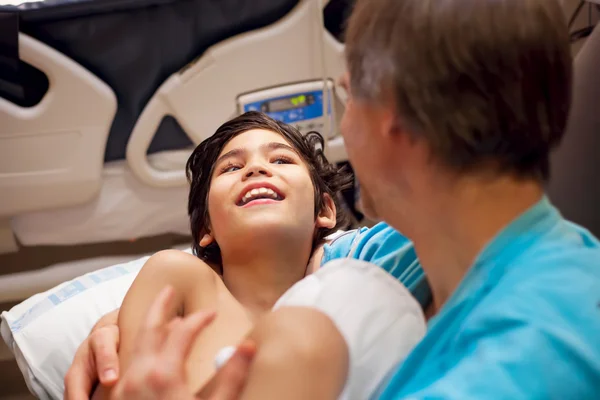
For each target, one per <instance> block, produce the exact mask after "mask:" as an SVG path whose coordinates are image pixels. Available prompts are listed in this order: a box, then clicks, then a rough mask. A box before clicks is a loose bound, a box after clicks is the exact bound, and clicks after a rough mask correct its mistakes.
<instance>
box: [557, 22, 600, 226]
mask: <svg viewBox="0 0 600 400" xmlns="http://www.w3.org/2000/svg"><path fill="white" fill-rule="evenodd" d="M551 161H552V165H551V178H550V182H549V186H548V194H549V196H550V198H551V199H552V201H553V202H554V204H555V205H556V206H557V207H558V208H559V209H560V210H561V212H562V213H563V214H564V215H565V217H566V218H568V219H570V220H572V221H574V222H576V223H578V224H580V225H583V226H585V227H586V228H588V229H590V230H591V231H592V232H593V233H594V234H595V235H596V236H598V237H600V29H595V30H594V32H593V33H592V35H591V36H590V37H589V38H588V39H587V42H586V43H585V45H584V46H583V48H582V49H581V50H580V51H579V53H578V55H577V57H576V59H575V64H574V86H573V102H572V106H571V113H570V116H569V123H568V125H567V130H566V133H565V137H564V138H563V142H562V144H561V145H560V147H559V148H558V149H557V151H556V153H555V154H554V155H553V157H552V159H551Z"/></svg>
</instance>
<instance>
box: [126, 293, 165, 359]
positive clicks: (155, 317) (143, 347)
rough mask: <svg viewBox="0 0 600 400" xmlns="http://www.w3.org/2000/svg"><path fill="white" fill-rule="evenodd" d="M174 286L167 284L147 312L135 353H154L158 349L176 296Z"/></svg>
mask: <svg viewBox="0 0 600 400" xmlns="http://www.w3.org/2000/svg"><path fill="white" fill-rule="evenodd" d="M173 295H174V292H173V288H172V287H171V286H166V287H165V288H164V289H163V290H161V291H160V293H159V294H158V296H157V297H156V299H155V300H154V302H153V303H152V305H151V306H150V308H149V309H148V313H147V314H146V319H145V320H144V325H143V326H142V329H140V331H139V333H138V342H137V346H136V351H135V353H136V354H137V355H138V356H140V355H141V354H146V353H153V352H155V351H157V350H158V348H159V347H160V345H161V343H162V341H163V340H164V337H165V335H166V329H162V328H163V327H164V326H165V324H166V322H167V315H168V310H169V309H170V307H171V303H172V301H173V298H174V296H173Z"/></svg>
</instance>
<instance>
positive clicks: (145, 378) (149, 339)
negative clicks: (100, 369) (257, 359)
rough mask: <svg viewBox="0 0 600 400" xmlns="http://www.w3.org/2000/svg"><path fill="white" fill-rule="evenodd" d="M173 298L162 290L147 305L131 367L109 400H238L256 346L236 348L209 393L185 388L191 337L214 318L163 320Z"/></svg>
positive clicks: (197, 316) (203, 315) (248, 344)
mask: <svg viewBox="0 0 600 400" xmlns="http://www.w3.org/2000/svg"><path fill="white" fill-rule="evenodd" d="M172 300H173V290H172V289H171V288H170V287H167V288H165V289H164V290H163V291H162V292H161V293H160V294H159V296H158V298H157V299H156V300H155V302H154V303H153V305H152V306H151V307H150V310H149V312H148V315H147V317H146V320H145V322H144V325H143V326H142V329H140V333H139V335H138V338H137V341H136V348H135V349H134V351H133V353H132V356H131V360H132V361H131V364H130V365H129V366H128V368H127V371H126V372H125V373H124V374H123V376H122V377H121V379H119V382H118V383H117V385H116V386H115V388H114V391H113V394H112V399H113V400H125V399H127V400H136V399H148V400H150V399H177V400H191V399H195V400H198V399H202V400H235V399H237V398H238V397H239V396H240V394H241V392H242V390H243V387H244V384H245V382H246V377H247V374H248V370H249V368H250V364H251V362H252V358H253V357H254V354H255V346H254V345H253V344H252V343H251V342H248V341H247V342H244V343H243V344H242V345H240V346H239V347H238V349H237V351H236V353H235V354H234V355H233V356H232V357H231V359H230V360H229V362H228V363H227V364H226V365H225V366H224V367H223V368H222V369H221V370H220V371H219V373H218V374H217V377H216V379H215V381H214V385H211V387H212V388H211V390H210V391H203V392H202V393H201V394H199V395H194V393H193V392H192V391H191V390H190V388H189V385H188V384H187V376H186V375H187V373H186V364H187V362H186V361H187V358H188V355H189V353H190V349H191V347H192V345H193V343H194V341H195V339H196V337H197V336H198V335H199V334H200V332H202V330H203V329H204V328H205V327H207V326H208V325H209V324H210V323H211V322H212V320H213V319H214V316H215V314H214V313H213V312H199V313H195V314H192V315H189V316H187V317H185V318H177V319H175V320H171V321H167V310H169V309H170V308H171V307H170V303H171V302H172ZM206 392H209V393H206Z"/></svg>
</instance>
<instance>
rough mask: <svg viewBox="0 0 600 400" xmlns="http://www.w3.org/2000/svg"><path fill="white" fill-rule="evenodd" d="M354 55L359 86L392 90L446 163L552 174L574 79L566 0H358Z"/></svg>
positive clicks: (349, 51)
mask: <svg viewBox="0 0 600 400" xmlns="http://www.w3.org/2000/svg"><path fill="white" fill-rule="evenodd" d="M346 60H347V64H348V68H349V72H350V86H351V91H352V94H353V96H355V97H356V98H357V99H359V100H361V99H362V100H365V101H378V102H382V101H386V99H389V98H391V99H393V101H394V104H395V105H396V112H397V115H398V119H399V121H400V122H401V126H403V127H406V129H407V130H408V131H409V133H410V134H412V135H414V136H415V137H417V138H423V139H424V140H426V141H427V143H428V145H429V147H430V148H431V150H432V153H433V155H434V158H435V159H436V160H437V161H439V162H441V163H442V164H444V165H446V166H449V167H452V168H454V169H457V170H460V171H467V172H469V171H473V170H476V169H480V168H481V167H484V166H485V167H486V168H487V167H488V166H492V167H493V169H494V171H495V172H498V173H512V174H515V175H517V176H519V177H527V178H535V179H547V178H548V175H549V153H550V151H551V150H552V149H553V148H554V147H556V146H557V145H558V144H559V142H560V140H561V138H562V135H563V131H564V128H565V125H566V120H567V117H568V111H569V105H570V93H571V81H572V77H571V75H572V66H571V64H572V60H571V53H570V47H569V36H568V30H567V24H566V21H565V16H564V13H563V10H562V8H561V6H560V4H559V3H558V1H556V0H358V1H357V4H356V6H355V9H354V11H353V14H352V16H351V18H350V21H349V26H348V30H347V33H346Z"/></svg>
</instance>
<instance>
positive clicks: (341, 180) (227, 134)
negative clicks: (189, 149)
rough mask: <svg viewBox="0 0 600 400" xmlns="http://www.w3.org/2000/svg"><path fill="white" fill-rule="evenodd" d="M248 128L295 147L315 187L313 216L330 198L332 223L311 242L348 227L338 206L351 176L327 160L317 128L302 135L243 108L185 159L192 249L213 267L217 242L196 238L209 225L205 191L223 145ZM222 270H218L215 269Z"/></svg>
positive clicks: (218, 255)
mask: <svg viewBox="0 0 600 400" xmlns="http://www.w3.org/2000/svg"><path fill="white" fill-rule="evenodd" d="M252 129H265V130H269V131H272V132H275V133H278V134H280V135H281V136H283V137H284V139H285V140H287V141H288V142H289V143H290V144H291V145H292V147H293V148H294V149H295V150H297V151H298V154H299V155H300V157H301V158H302V160H303V161H304V162H305V163H306V166H307V167H308V171H309V174H310V177H311V180H312V183H313V186H314V191H315V202H314V208H315V218H316V216H317V215H318V214H319V212H320V211H321V209H322V208H323V206H324V200H323V195H324V194H325V193H327V194H328V195H329V196H331V198H332V199H333V201H334V203H335V206H336V210H337V215H336V226H335V227H334V228H331V229H327V228H320V229H319V230H318V231H317V233H316V235H315V238H314V244H315V245H316V244H318V243H320V242H322V240H323V239H324V238H325V237H326V236H327V235H329V234H331V233H333V232H335V231H336V230H338V229H343V228H346V227H348V224H349V219H348V215H347V213H346V211H345V209H344V208H343V207H341V206H340V202H339V194H340V192H341V191H342V190H343V189H346V188H348V187H349V186H350V185H351V183H352V176H351V175H350V174H349V173H347V172H346V171H344V170H342V169H341V168H338V167H337V166H335V165H333V164H331V163H330V162H329V161H328V160H327V158H326V157H325V155H324V154H323V149H324V140H323V137H322V136H321V135H320V134H319V133H317V132H310V133H308V134H307V135H302V134H301V133H300V131H298V130H297V129H296V128H294V127H292V126H290V125H288V124H285V123H283V122H279V121H276V120H274V119H272V118H270V117H269V116H267V115H265V114H263V113H259V112H254V111H251V112H247V113H245V114H242V115H240V116H239V117H237V118H234V119H232V120H230V121H227V122H226V123H224V124H223V125H221V126H220V127H219V129H217V131H216V132H215V134H214V135H212V136H211V137H209V138H208V139H206V140H204V141H203V142H202V143H200V144H199V145H198V147H196V149H195V150H194V152H193V153H192V155H191V156H190V158H189V159H188V161H187V165H186V174H187V178H188V181H189V183H190V194H189V198H188V214H189V216H190V225H191V230H192V239H193V243H192V250H193V252H194V254H195V255H196V256H197V257H199V258H201V259H202V260H204V261H206V262H207V263H209V264H210V265H211V266H213V268H219V269H220V268H221V251H220V249H219V246H218V244H217V243H215V242H213V243H212V244H210V245H209V246H207V247H201V246H200V239H201V238H202V236H203V235H204V234H205V233H206V232H207V230H208V227H209V215H208V192H209V189H210V184H211V180H212V175H213V172H214V168H215V163H216V161H217V158H218V157H219V154H220V153H221V151H222V150H223V148H224V147H225V145H226V144H227V143H228V142H229V141H230V140H231V139H233V138H234V137H236V136H237V135H239V134H241V133H244V132H246V131H249V130H252ZM218 272H222V271H218Z"/></svg>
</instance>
